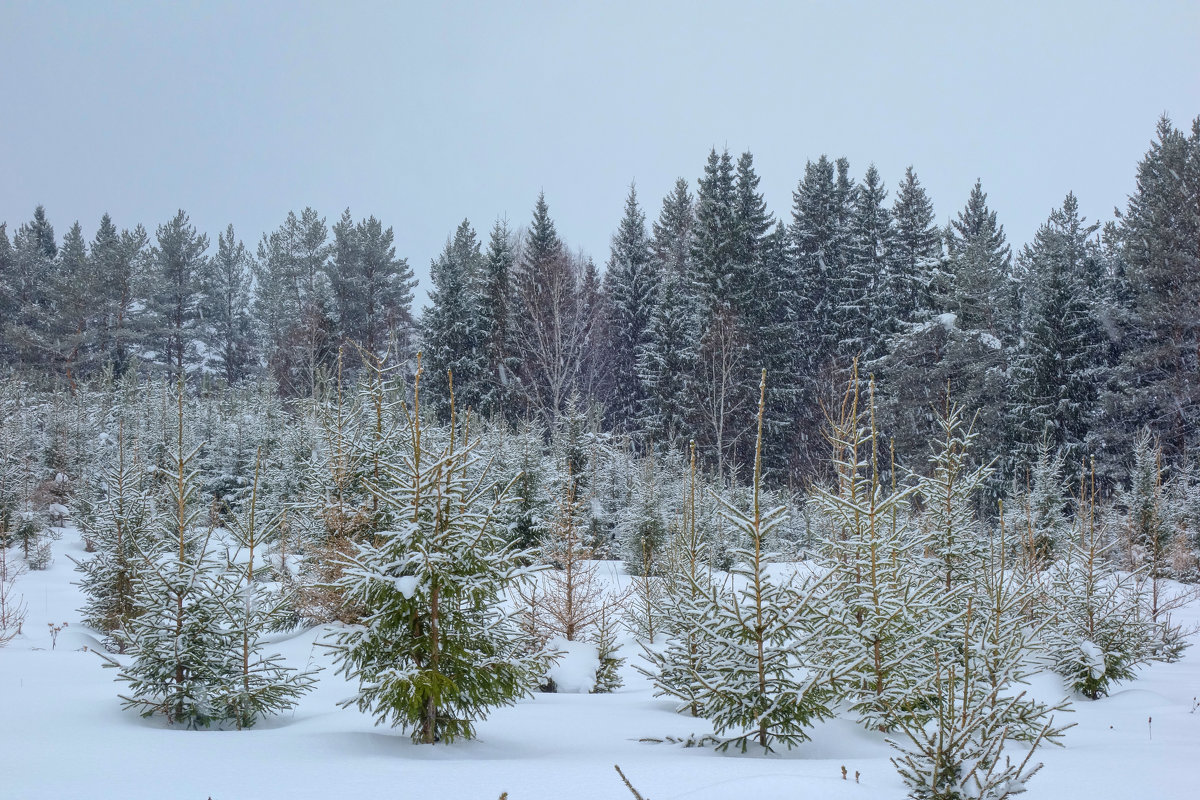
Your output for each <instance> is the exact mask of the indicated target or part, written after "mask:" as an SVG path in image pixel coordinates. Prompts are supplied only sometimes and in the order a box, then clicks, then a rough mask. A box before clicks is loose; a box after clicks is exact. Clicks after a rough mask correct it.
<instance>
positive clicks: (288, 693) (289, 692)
mask: <svg viewBox="0 0 1200 800" xmlns="http://www.w3.org/2000/svg"><path fill="white" fill-rule="evenodd" d="M254 462H255V463H254V481H253V483H252V484H251V486H250V495H249V497H248V498H247V502H246V505H245V510H244V512H243V513H242V514H241V515H240V517H235V518H234V520H233V522H232V524H231V526H230V529H229V531H230V535H231V538H232V543H233V545H234V546H235V550H234V552H233V554H232V556H231V558H230V565H229V568H228V572H227V574H226V576H225V582H226V585H227V589H226V590H227V591H229V594H230V596H229V599H228V601H227V603H226V613H227V614H228V621H227V625H228V626H229V629H230V631H231V632H232V634H233V650H234V652H233V655H234V659H233V660H234V666H233V669H232V670H231V675H230V677H229V680H228V682H227V683H226V685H225V686H224V687H223V692H222V696H221V703H222V705H223V706H224V709H225V711H224V713H225V715H226V718H227V719H232V721H233V722H234V724H235V725H236V726H237V728H238V730H241V729H242V728H249V727H251V726H252V725H254V723H255V722H257V721H258V720H259V719H261V718H262V717H264V716H268V715H270V714H275V713H278V712H281V711H286V710H287V709H289V708H292V707H293V706H294V705H295V704H296V702H297V700H298V698H299V697H300V696H301V695H303V694H305V693H307V692H309V691H311V690H312V688H313V685H314V683H315V682H316V679H315V674H316V670H303V671H301V670H296V669H293V668H289V667H287V666H284V664H283V663H282V661H283V658H282V656H280V655H278V654H272V655H264V654H263V652H262V651H263V641H262V639H263V637H264V635H266V634H267V633H268V632H270V631H273V630H279V629H282V628H287V627H289V626H290V624H291V621H292V618H293V614H292V611H293V609H292V601H293V597H292V594H291V593H289V592H286V591H285V592H283V593H279V592H272V591H270V590H269V589H268V588H267V587H266V585H265V584H264V582H263V577H264V576H263V573H264V572H266V573H267V577H268V578H269V577H270V570H269V569H266V570H264V569H263V567H264V566H265V565H264V564H261V563H259V562H260V560H261V559H263V556H264V555H265V554H266V553H265V550H266V549H267V547H268V546H269V545H270V544H271V543H272V541H273V540H276V539H278V537H279V535H280V533H281V529H282V527H283V525H284V524H285V522H284V520H285V515H284V513H283V510H282V509H276V510H275V511H274V513H271V509H270V508H269V507H268V506H267V505H266V504H265V503H264V502H263V500H264V497H263V495H260V494H259V473H260V468H261V466H262V452H261V449H260V450H259V451H258V452H257V453H256V454H255V459H254ZM263 516H266V519H263ZM256 551H257V552H256ZM256 570H257V573H256ZM230 583H231V584H232V586H229V584H230Z"/></svg>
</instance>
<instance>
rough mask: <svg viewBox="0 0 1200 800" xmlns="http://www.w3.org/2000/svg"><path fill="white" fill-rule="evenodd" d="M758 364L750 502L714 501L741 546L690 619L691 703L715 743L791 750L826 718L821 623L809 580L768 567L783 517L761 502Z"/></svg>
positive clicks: (762, 397) (780, 509)
mask: <svg viewBox="0 0 1200 800" xmlns="http://www.w3.org/2000/svg"><path fill="white" fill-rule="evenodd" d="M765 400H766V372H765V371H764V372H763V377H762V380H761V382H760V384H759V414H758V420H759V422H758V443H757V446H756V457H755V469H754V482H753V484H752V488H751V498H750V505H749V507H748V508H747V509H746V510H742V509H740V508H737V507H735V506H734V505H732V504H730V503H729V502H727V501H723V502H722V505H723V506H724V511H723V513H724V514H725V515H726V518H727V519H728V521H729V522H730V523H731V524H732V525H734V526H735V527H737V528H738V529H739V530H740V531H741V533H742V534H743V536H744V537H745V539H746V541H747V542H748V548H747V549H744V550H739V551H738V552H737V553H736V554H735V558H736V559H737V563H736V564H735V565H734V567H733V569H732V571H731V574H732V575H733V576H734V578H735V583H734V585H733V586H732V587H731V589H730V590H729V593H728V594H727V595H725V594H723V593H719V592H718V591H717V589H716V588H714V589H713V590H712V592H711V594H709V595H707V596H706V598H705V601H704V604H703V606H702V613H701V622H700V625H699V638H700V642H699V648H698V650H699V652H700V654H701V659H700V664H701V666H700V669H699V670H698V673H697V674H696V678H695V680H696V682H697V683H698V684H699V686H700V687H701V689H700V691H699V698H698V699H699V707H700V709H701V710H702V712H703V714H704V716H705V717H706V718H707V719H709V720H710V721H711V722H712V723H713V727H714V729H715V733H716V735H717V737H718V738H719V740H720V744H719V745H718V746H719V747H720V748H721V749H727V748H728V747H731V746H733V747H737V748H739V749H741V750H742V751H743V752H744V751H745V750H746V749H747V747H748V746H749V745H750V744H751V743H756V744H757V745H758V746H760V747H762V748H763V749H764V750H765V751H767V752H770V751H771V750H772V749H773V745H775V744H782V745H784V747H787V748H791V747H793V746H795V745H796V744H798V743H800V742H803V741H805V740H807V739H808V735H807V733H806V732H805V728H806V727H807V726H808V725H809V724H810V723H812V722H814V721H816V720H819V719H822V718H825V717H828V716H830V710H829V707H828V705H827V703H828V700H829V692H828V689H827V683H828V676H827V674H826V672H825V670H823V669H820V668H818V667H817V666H816V664H815V663H814V659H813V657H812V655H811V654H812V653H813V651H814V650H815V649H818V648H820V646H821V645H820V643H819V642H820V631H821V625H822V623H821V621H820V618H819V616H818V615H817V614H816V612H815V608H814V605H815V603H814V597H815V594H816V592H817V590H818V588H819V583H812V584H809V585H807V586H799V587H798V586H796V585H795V583H794V581H786V582H781V581H779V579H777V578H773V577H772V576H771V575H770V571H769V565H770V564H771V563H772V562H773V561H775V557H774V556H773V555H772V554H771V553H770V552H769V551H768V550H767V547H768V542H769V540H770V538H771V537H772V535H773V533H774V532H775V530H776V529H777V528H778V527H779V526H780V525H781V524H782V523H783V521H784V515H785V513H786V509H785V508H784V507H782V506H779V507H775V508H769V509H768V508H763V507H762V505H761V500H762V462H761V453H762V441H761V439H762V432H763V431H762V419H763V405H764V403H765Z"/></svg>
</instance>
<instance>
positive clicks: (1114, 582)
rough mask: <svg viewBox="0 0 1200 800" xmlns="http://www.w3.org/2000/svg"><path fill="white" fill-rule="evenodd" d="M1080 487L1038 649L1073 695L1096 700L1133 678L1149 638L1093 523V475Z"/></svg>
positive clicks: (1098, 524) (1126, 579) (1125, 577)
mask: <svg viewBox="0 0 1200 800" xmlns="http://www.w3.org/2000/svg"><path fill="white" fill-rule="evenodd" d="M1080 487H1081V491H1080V497H1079V501H1080V503H1079V513H1077V514H1076V516H1075V521H1074V525H1073V529H1072V531H1071V533H1070V537H1069V543H1068V548H1067V552H1066V557H1065V558H1064V559H1063V561H1062V562H1061V563H1060V564H1058V565H1057V566H1056V567H1055V571H1054V575H1053V579H1052V581H1051V584H1050V590H1049V593H1048V594H1049V604H1048V605H1049V608H1048V609H1047V612H1048V617H1049V619H1050V624H1049V627H1048V628H1047V630H1046V633H1045V636H1044V643H1043V648H1044V650H1045V652H1046V654H1047V656H1048V657H1049V659H1050V663H1051V664H1052V665H1053V668H1054V671H1055V672H1057V673H1059V674H1060V675H1062V676H1063V677H1064V678H1066V679H1067V681H1068V685H1069V686H1070V687H1071V689H1072V690H1073V691H1076V692H1079V693H1080V694H1082V695H1083V696H1084V697H1088V698H1090V699H1092V700H1096V699H1098V698H1099V697H1100V696H1101V695H1107V694H1108V691H1109V689H1110V688H1111V687H1112V686H1113V685H1114V684H1115V683H1117V682H1119V681H1126V680H1131V679H1132V678H1133V677H1134V676H1135V674H1136V671H1137V668H1138V667H1139V666H1140V665H1141V664H1143V663H1144V662H1145V660H1146V657H1147V655H1148V653H1149V650H1150V646H1151V635H1150V629H1149V626H1148V625H1147V624H1146V622H1145V621H1144V620H1143V618H1142V615H1141V613H1140V611H1141V610H1140V608H1139V607H1138V595H1137V591H1136V586H1135V584H1134V576H1133V575H1130V574H1124V573H1120V572H1118V571H1117V570H1116V569H1115V567H1114V565H1113V562H1112V559H1111V556H1112V555H1113V547H1114V545H1115V542H1114V541H1109V540H1107V537H1106V535H1105V531H1104V528H1103V524H1102V521H1101V520H1100V519H1099V518H1098V513H1097V512H1098V509H1097V507H1096V496H1095V478H1094V476H1093V477H1092V479H1091V481H1088V480H1087V478H1086V477H1085V478H1084V479H1083V480H1081V481H1080Z"/></svg>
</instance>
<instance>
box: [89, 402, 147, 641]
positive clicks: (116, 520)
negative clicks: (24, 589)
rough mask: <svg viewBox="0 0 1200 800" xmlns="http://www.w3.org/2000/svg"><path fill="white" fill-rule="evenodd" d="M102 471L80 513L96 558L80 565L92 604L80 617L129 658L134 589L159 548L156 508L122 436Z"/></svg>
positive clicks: (136, 611)
mask: <svg viewBox="0 0 1200 800" xmlns="http://www.w3.org/2000/svg"><path fill="white" fill-rule="evenodd" d="M112 455H113V454H111V453H110V454H109V458H110V460H109V463H108V464H107V465H106V466H104V467H103V471H102V472H101V474H100V476H99V480H98V482H97V483H98V486H97V487H96V491H95V496H94V497H93V498H89V499H88V501H87V502H86V504H84V505H82V506H81V507H79V508H78V514H77V516H78V518H79V524H80V527H81V529H82V533H83V536H84V538H85V539H86V541H87V543H88V548H89V549H94V550H95V551H96V555H94V556H92V557H91V558H88V559H86V560H84V561H78V562H76V568H77V569H78V570H79V571H80V572H81V573H83V577H82V578H81V579H80V581H79V586H80V588H81V589H83V592H84V594H85V595H87V600H86V602H85V603H84V606H83V608H82V609H80V613H81V614H82V615H83V622H84V624H86V625H88V626H89V627H91V628H93V629H95V630H96V631H97V632H99V633H100V634H101V635H102V636H103V637H104V641H105V644H106V646H108V647H110V648H111V649H114V650H116V651H117V652H124V651H125V647H126V646H127V645H128V643H129V637H128V634H127V629H128V628H129V626H130V623H131V622H132V620H133V619H134V617H136V616H137V615H138V614H139V613H140V612H141V609H140V608H139V607H138V605H137V599H136V596H135V587H136V586H137V580H138V578H139V576H140V574H141V573H142V572H143V571H144V570H146V569H148V568H149V566H150V562H148V561H147V560H146V554H150V553H153V552H154V550H155V547H156V544H157V537H156V535H155V531H156V528H157V526H158V525H159V521H158V520H157V519H156V513H155V504H154V502H153V499H152V498H151V496H150V494H149V492H148V491H147V490H146V486H145V477H144V476H145V468H144V466H143V465H142V464H141V463H140V462H139V460H138V457H137V450H136V447H134V446H131V443H129V442H127V441H126V436H125V433H124V426H123V425H121V427H120V429H119V432H118V434H117V441H116V453H115V456H116V458H115V460H112Z"/></svg>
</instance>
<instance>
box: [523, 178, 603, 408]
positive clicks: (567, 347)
mask: <svg viewBox="0 0 1200 800" xmlns="http://www.w3.org/2000/svg"><path fill="white" fill-rule="evenodd" d="M581 266H582V265H580V264H579V263H578V262H577V261H576V260H575V259H573V258H572V257H571V255H570V254H569V253H568V252H567V250H566V247H565V246H564V245H563V243H562V240H561V239H560V238H559V237H558V231H557V230H556V229H555V227H554V220H552V219H551V218H550V207H549V205H548V204H547V203H546V198H545V195H544V194H541V193H539V194H538V199H537V203H536V204H535V205H534V209H533V220H532V222H531V224H530V227H529V231H528V233H527V234H526V236H525V241H524V242H523V246H522V252H521V259H520V261H519V262H518V266H517V269H516V280H515V283H516V290H517V309H518V313H517V317H516V321H517V324H516V330H515V334H516V340H517V347H518V352H519V353H520V355H521V359H522V363H521V378H522V380H521V385H522V387H523V388H524V391H525V395H526V400H527V402H528V404H529V406H530V409H531V410H532V411H534V412H535V413H539V414H542V415H544V416H546V417H547V418H548V419H553V418H554V417H556V416H558V414H559V413H560V412H561V411H562V409H563V407H564V404H565V403H566V401H567V398H568V397H570V395H571V393H572V392H574V391H575V390H576V388H577V384H578V381H579V377H580V374H581V372H582V369H583V366H584V363H583V362H584V359H585V357H586V349H587V346H588V344H589V341H588V337H589V335H590V334H591V332H592V327H593V322H594V319H593V318H592V316H591V314H592V312H593V309H592V308H590V307H589V304H588V303H587V302H585V300H584V296H583V293H582V292H581V288H582V286H583V277H584V276H583V275H582V274H581V273H582V271H583V270H582V269H581Z"/></svg>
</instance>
